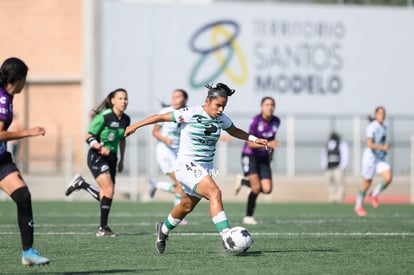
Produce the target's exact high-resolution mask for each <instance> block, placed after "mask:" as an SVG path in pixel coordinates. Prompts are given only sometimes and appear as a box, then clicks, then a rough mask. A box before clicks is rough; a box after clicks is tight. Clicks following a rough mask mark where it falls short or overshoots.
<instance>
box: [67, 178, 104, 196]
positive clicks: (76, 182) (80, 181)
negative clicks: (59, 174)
mask: <svg viewBox="0 0 414 275" xmlns="http://www.w3.org/2000/svg"><path fill="white" fill-rule="evenodd" d="M81 189H84V190H85V191H86V192H88V193H89V194H90V195H91V196H92V197H93V198H94V199H96V200H97V201H99V188H97V187H96V186H93V185H91V184H89V183H87V182H86V181H85V179H84V178H83V177H82V176H81V175H79V174H76V175H74V176H73V178H72V179H71V181H70V182H69V185H68V187H67V189H66V192H65V195H66V196H70V195H71V194H72V193H73V192H74V191H79V190H81Z"/></svg>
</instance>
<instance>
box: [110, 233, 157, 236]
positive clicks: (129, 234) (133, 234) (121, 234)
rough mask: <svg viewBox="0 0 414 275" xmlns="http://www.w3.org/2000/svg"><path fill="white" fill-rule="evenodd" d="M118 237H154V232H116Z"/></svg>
mask: <svg viewBox="0 0 414 275" xmlns="http://www.w3.org/2000/svg"><path fill="white" fill-rule="evenodd" d="M117 234H118V236H120V237H122V236H148V235H154V232H117Z"/></svg>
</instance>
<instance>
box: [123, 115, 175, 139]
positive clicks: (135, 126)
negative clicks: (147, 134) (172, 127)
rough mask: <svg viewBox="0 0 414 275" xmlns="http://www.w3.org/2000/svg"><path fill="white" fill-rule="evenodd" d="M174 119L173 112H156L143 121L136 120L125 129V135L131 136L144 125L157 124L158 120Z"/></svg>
mask: <svg viewBox="0 0 414 275" xmlns="http://www.w3.org/2000/svg"><path fill="white" fill-rule="evenodd" d="M165 121H173V114H172V113H171V112H169V113H165V114H155V115H151V116H149V117H146V118H144V119H143V120H141V121H138V122H135V123H134V124H132V125H131V126H128V127H127V128H126V130H125V134H124V136H126V137H127V136H129V135H132V134H133V133H135V131H136V130H137V129H139V128H141V127H143V126H146V125H150V124H155V123H158V122H165Z"/></svg>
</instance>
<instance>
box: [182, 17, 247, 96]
mask: <svg viewBox="0 0 414 275" xmlns="http://www.w3.org/2000/svg"><path fill="white" fill-rule="evenodd" d="M239 33H240V27H239V25H238V24H237V23H236V22H235V21H232V20H218V21H214V22H211V23H208V24H206V25H204V26H202V27H201V28H199V29H198V30H197V31H196V32H195V33H194V34H193V36H192V37H191V39H190V48H191V50H192V51H193V52H194V53H198V54H200V58H199V59H198V61H197V62H196V64H195V65H194V67H193V70H192V72H191V75H190V85H191V87H192V88H194V89H198V88H201V87H204V85H206V84H209V83H213V82H214V81H215V80H217V79H218V78H219V77H220V76H221V75H222V74H223V73H224V74H225V75H226V76H227V78H228V79H229V80H230V81H232V82H233V83H234V84H238V85H240V84H243V83H245V82H246V80H247V65H246V59H245V58H244V55H243V52H242V50H241V48H240V45H239V43H237V41H236V39H237V36H238V35H239ZM211 56H212V57H213V58H214V61H215V62H214V64H217V68H216V69H214V70H213V71H212V72H211V73H209V74H210V75H209V76H202V77H200V75H201V74H203V73H205V71H210V70H211V69H210V68H208V69H206V68H205V67H207V66H211V62H212V61H211V60H209V63H207V60H208V58H209V57H211ZM234 56H235V58H236V62H237V63H236V64H238V65H237V66H238V67H239V72H237V74H236V73H235V72H234V71H233V70H232V69H234V68H235V67H234V66H235V65H234V62H233V63H232V62H231V61H232V60H233V57H234ZM231 66H233V67H231ZM203 69H205V70H203ZM200 79H201V80H200Z"/></svg>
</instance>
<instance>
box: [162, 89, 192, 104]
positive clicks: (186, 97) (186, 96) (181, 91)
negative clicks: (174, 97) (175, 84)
mask: <svg viewBox="0 0 414 275" xmlns="http://www.w3.org/2000/svg"><path fill="white" fill-rule="evenodd" d="M175 92H180V93H181V94H182V95H183V97H184V99H185V100H188V94H187V92H186V91H185V90H184V89H175V90H174V92H173V93H175ZM169 106H171V104H170V103H165V102H164V101H161V107H162V108H166V107H169Z"/></svg>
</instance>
